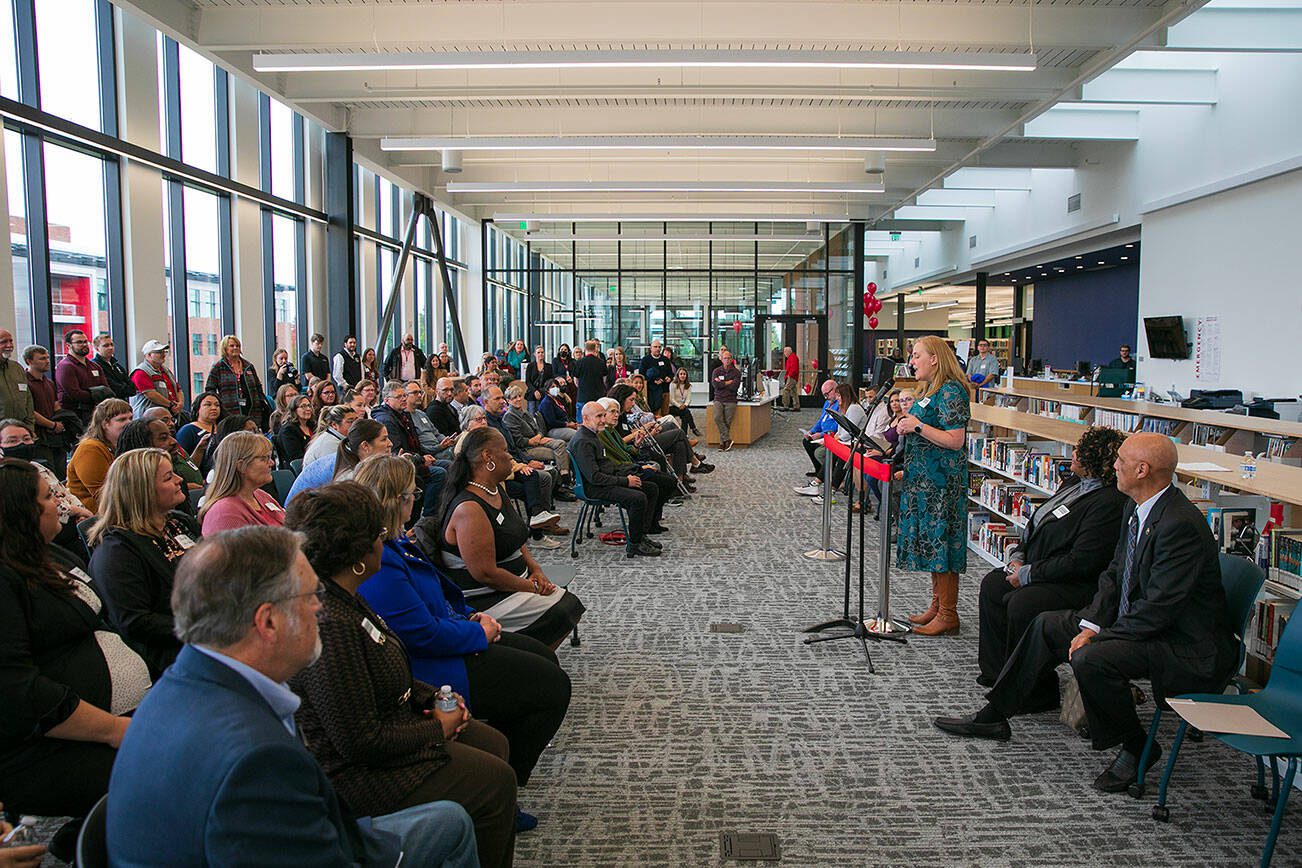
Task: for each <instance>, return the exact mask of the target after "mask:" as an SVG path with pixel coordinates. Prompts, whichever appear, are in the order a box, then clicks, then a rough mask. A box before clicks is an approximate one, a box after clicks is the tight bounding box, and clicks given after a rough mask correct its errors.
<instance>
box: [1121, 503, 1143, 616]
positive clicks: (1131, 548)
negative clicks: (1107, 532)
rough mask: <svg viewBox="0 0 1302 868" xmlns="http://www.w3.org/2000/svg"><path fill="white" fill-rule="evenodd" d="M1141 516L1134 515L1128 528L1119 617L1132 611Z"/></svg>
mask: <svg viewBox="0 0 1302 868" xmlns="http://www.w3.org/2000/svg"><path fill="white" fill-rule="evenodd" d="M1138 543H1139V514H1138V513H1137V512H1136V513H1132V514H1131V516H1130V523H1129V524H1128V525H1127V526H1126V572H1125V574H1124V575H1122V577H1121V600H1120V601H1119V602H1118V603H1117V617H1118V618H1121V617H1124V616H1125V615H1126V613H1127V612H1129V611H1130V586H1131V582H1132V580H1133V579H1132V576H1133V574H1134V570H1135V549H1137V548H1139V545H1138Z"/></svg>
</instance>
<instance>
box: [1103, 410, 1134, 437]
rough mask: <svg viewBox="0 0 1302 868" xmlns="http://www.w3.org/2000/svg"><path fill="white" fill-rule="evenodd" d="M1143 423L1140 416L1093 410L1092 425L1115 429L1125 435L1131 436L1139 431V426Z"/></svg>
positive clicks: (1115, 411)
mask: <svg viewBox="0 0 1302 868" xmlns="http://www.w3.org/2000/svg"><path fill="white" fill-rule="evenodd" d="M1142 421H1143V417H1142V416H1138V415H1136V414H1135V413H1122V412H1119V411H1117V410H1101V409H1100V410H1095V411H1094V424H1095V425H1102V426H1104V427H1107V428H1116V429H1117V430H1118V431H1123V432H1125V433H1126V434H1133V433H1134V432H1136V431H1138V430H1139V425H1140V423H1141V422H1142Z"/></svg>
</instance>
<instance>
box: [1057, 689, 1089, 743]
mask: <svg viewBox="0 0 1302 868" xmlns="http://www.w3.org/2000/svg"><path fill="white" fill-rule="evenodd" d="M1058 719H1059V720H1061V721H1062V722H1063V723H1065V724H1067V726H1068V728H1070V729H1071V730H1072V731H1073V732H1075V733H1077V734H1078V735H1079V734H1080V732H1081V730H1082V729H1084V728H1085V703H1084V701H1083V700H1082V699H1081V698H1080V687H1078V686H1077V685H1076V679H1075V678H1074V677H1072V676H1070V675H1069V676H1067V686H1066V687H1065V688H1064V689H1063V691H1062V711H1061V712H1060V713H1059V715H1058Z"/></svg>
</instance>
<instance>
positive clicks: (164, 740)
mask: <svg viewBox="0 0 1302 868" xmlns="http://www.w3.org/2000/svg"><path fill="white" fill-rule="evenodd" d="M322 591H323V588H322V585H321V583H320V582H319V581H318V580H317V576H316V573H314V572H313V571H312V567H311V566H310V565H309V564H308V562H307V559H306V558H305V557H304V556H303V553H302V552H301V551H300V550H299V543H298V540H297V538H296V537H295V535H294V534H292V533H291V532H289V531H287V530H284V529H283V528H270V527H246V528H241V529H239V530H233V531H227V532H225V533H219V534H216V535H214V536H212V537H209V538H208V539H205V540H204V541H203V542H201V543H199V545H198V546H196V547H195V548H194V549H192V550H191V551H190V552H189V553H187V554H186V556H185V557H184V558H183V559H182V560H181V562H180V564H179V565H178V567H177V570H176V580H175V585H174V587H173V591H172V608H173V612H174V617H175V619H176V633H177V636H178V637H179V638H180V639H181V640H182V641H183V642H185V643H186V646H185V647H184V648H183V649H182V650H181V654H180V656H179V657H178V658H177V660H176V663H174V664H172V666H171V667H170V668H169V669H168V670H167V672H166V673H165V674H164V675H163V677H162V678H161V679H159V681H158V683H157V684H155V685H154V688H153V689H152V690H151V691H150V692H149V694H148V695H147V696H146V697H145V700H144V702H142V703H141V705H140V708H139V709H138V710H137V711H136V714H135V717H134V719H133V720H132V724H131V729H130V730H128V734H127V737H126V738H125V739H124V740H123V742H122V747H121V749H120V750H119V752H118V756H117V761H116V762H115V763H114V767H113V775H112V778H111V780H110V783H109V795H108V817H107V824H108V825H107V839H108V850H109V853H110V854H111V856H112V861H113V864H114V865H118V866H136V865H157V866H170V865H278V866H284V865H301V866H313V868H316V866H324V865H332V866H342V865H384V866H392V865H396V864H397V863H398V861H399V860H400V859H401V860H402V863H403V864H405V865H456V866H470V865H477V864H479V863H478V860H477V857H476V849H475V837H474V829H473V827H472V826H471V824H470V817H469V816H468V815H467V814H466V812H465V810H464V809H463V808H461V806H460V805H456V804H454V803H452V802H431V803H427V804H422V805H417V806H415V807H413V808H408V809H405V810H403V811H398V812H396V813H393V814H387V815H385V816H381V817H374V818H371V819H370V820H361V821H358V820H356V819H354V818H353V817H352V816H350V815H349V814H348V813H347V811H346V809H345V808H344V806H343V805H342V804H341V803H340V801H339V798H338V797H337V796H336V795H335V792H334V790H333V789H332V788H331V786H330V782H329V780H328V779H327V778H326V776H325V774H324V772H322V770H321V768H320V766H318V765H317V763H316V760H314V759H313V758H312V755H311V754H310V753H308V751H307V748H305V747H304V746H303V742H302V740H301V738H300V736H299V734H298V729H297V727H296V725H295V723H294V712H295V711H296V710H297V709H298V706H299V699H298V697H297V696H295V695H294V693H293V692H291V691H290V689H289V688H288V687H287V686H286V685H285V682H286V681H288V680H289V678H290V677H291V676H293V675H294V674H295V673H297V672H298V671H299V670H300V669H303V668H304V667H306V666H309V665H311V664H312V663H313V662H314V661H315V660H316V659H317V657H318V656H319V655H320V653H321V644H320V643H321V639H320V636H319V634H318V632H317V613H318V612H319V611H320V610H321V601H320V598H319V596H318V595H319V594H321V593H322Z"/></svg>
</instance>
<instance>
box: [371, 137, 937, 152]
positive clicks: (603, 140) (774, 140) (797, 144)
mask: <svg viewBox="0 0 1302 868" xmlns="http://www.w3.org/2000/svg"><path fill="white" fill-rule="evenodd" d="M447 149H455V150H462V151H647V150H655V151H707V150H708V151H734V150H769V151H918V152H931V151H935V150H936V140H935V139H907V138H892V137H889V136H800V135H788V134H782V135H777V134H769V135H726V134H720V135H661V134H658V133H646V134H633V135H615V136H592V135H581V136H386V137H385V138H382V139H380V150H382V151H443V150H447Z"/></svg>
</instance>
